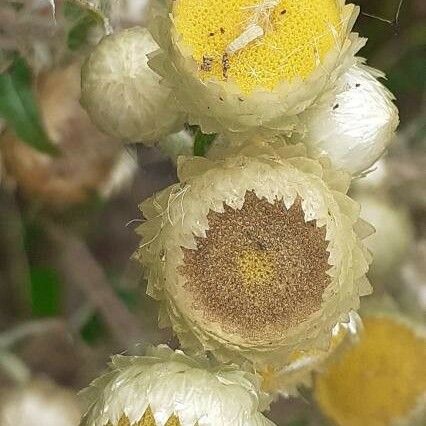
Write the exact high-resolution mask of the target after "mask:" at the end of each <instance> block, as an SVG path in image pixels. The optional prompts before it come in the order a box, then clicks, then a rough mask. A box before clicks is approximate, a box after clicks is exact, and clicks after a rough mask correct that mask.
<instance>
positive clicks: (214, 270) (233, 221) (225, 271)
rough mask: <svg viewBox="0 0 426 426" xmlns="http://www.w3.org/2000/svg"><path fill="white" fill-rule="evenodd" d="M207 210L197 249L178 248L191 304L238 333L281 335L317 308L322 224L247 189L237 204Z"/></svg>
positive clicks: (322, 275) (322, 276)
mask: <svg viewBox="0 0 426 426" xmlns="http://www.w3.org/2000/svg"><path fill="white" fill-rule="evenodd" d="M224 209H225V211H224V212H223V213H216V212H213V211H210V212H209V214H208V217H207V218H208V222H209V229H208V230H207V232H206V237H205V238H200V237H195V238H196V243H197V249H195V250H191V249H186V248H182V250H183V253H184V263H183V265H182V266H181V267H180V268H179V272H180V273H181V274H182V275H183V276H184V277H185V278H186V284H185V288H186V290H187V291H188V292H189V293H190V294H191V295H192V298H193V300H194V302H193V303H194V305H193V306H194V308H195V309H197V310H200V311H202V312H203V315H204V317H205V319H207V320H210V321H213V322H218V323H219V324H220V325H221V327H222V328H223V329H224V330H225V331H227V332H230V333H237V334H239V335H240V336H242V337H245V338H265V337H266V336H269V337H271V338H272V337H274V336H275V337H277V336H279V335H282V334H283V332H285V330H286V329H288V328H289V327H292V326H295V325H297V324H298V323H300V322H301V321H303V320H305V319H306V318H307V317H308V316H309V315H310V314H312V313H313V312H315V311H317V310H318V309H319V308H320V306H321V302H322V294H323V292H324V290H325V288H326V287H327V286H328V284H329V282H330V278H329V276H328V275H327V273H326V272H327V270H328V269H329V267H330V266H329V265H328V256H329V254H328V252H327V245H328V244H327V241H326V240H325V229H323V228H317V227H316V224H315V222H309V223H306V222H305V220H304V213H303V209H302V207H301V201H300V199H298V200H297V201H296V202H295V203H294V204H293V206H292V207H291V208H290V209H289V210H287V209H286V208H285V206H284V204H283V202H282V200H277V201H276V202H275V203H273V204H271V203H269V202H268V201H267V200H266V199H264V198H263V199H259V198H258V197H257V196H256V195H255V194H254V192H247V193H246V196H245V201H244V204H243V206H242V208H241V209H239V210H236V209H233V208H231V207H229V206H227V205H225V206H224Z"/></svg>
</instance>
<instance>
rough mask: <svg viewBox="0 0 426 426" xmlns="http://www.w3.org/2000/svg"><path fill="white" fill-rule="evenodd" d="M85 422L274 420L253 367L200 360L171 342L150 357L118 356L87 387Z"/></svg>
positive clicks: (256, 423) (142, 425) (159, 425)
mask: <svg viewBox="0 0 426 426" xmlns="http://www.w3.org/2000/svg"><path fill="white" fill-rule="evenodd" d="M83 396H84V399H86V400H87V401H88V405H89V409H88V412H87V413H86V415H85V416H84V418H83V420H82V422H81V426H105V425H108V426H129V425H138V426H165V425H167V426H195V425H199V426H213V425H218V424H221V425H227V424H229V425H231V424H232V425H235V426H262V425H264V426H269V425H271V426H272V425H273V423H272V422H270V421H269V420H268V419H267V418H266V417H264V416H263V415H262V414H261V413H260V410H264V409H265V408H266V407H267V403H268V402H269V400H268V399H267V398H266V397H265V394H263V393H262V392H260V391H259V388H258V380H257V379H256V378H255V377H254V376H253V375H252V374H249V373H246V372H243V371H241V370H236V369H234V368H232V367H229V366H228V367H226V366H223V367H221V368H216V367H213V366H212V365H210V364H209V363H208V362H207V361H205V360H195V359H191V358H189V357H187V356H185V355H184V354H183V353H182V352H180V351H175V352H173V351H172V350H171V349H169V348H168V347H166V346H159V347H157V348H153V349H151V350H149V351H148V353H147V356H144V357H123V356H116V357H113V359H112V365H111V368H110V371H109V372H108V373H106V374H105V375H104V376H102V377H100V378H99V379H97V380H95V381H94V382H93V383H92V385H91V386H90V387H89V388H88V389H87V390H86V391H85V392H84V394H83Z"/></svg>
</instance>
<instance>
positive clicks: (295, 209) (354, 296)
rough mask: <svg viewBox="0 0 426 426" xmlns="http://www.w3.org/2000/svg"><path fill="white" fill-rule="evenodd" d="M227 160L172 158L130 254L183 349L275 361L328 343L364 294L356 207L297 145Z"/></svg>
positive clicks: (263, 148) (340, 177)
mask: <svg viewBox="0 0 426 426" xmlns="http://www.w3.org/2000/svg"><path fill="white" fill-rule="evenodd" d="M227 155H229V156H227V158H226V159H217V160H216V161H213V160H207V159H204V158H198V157H195V158H194V157H191V158H182V157H180V161H179V164H178V166H179V167H178V174H179V179H180V183H179V184H177V185H173V186H171V187H169V188H167V189H166V190H164V191H163V192H161V193H159V194H156V195H154V196H153V197H152V198H150V199H149V200H147V201H145V202H144V203H143V204H142V211H143V213H144V215H145V217H146V219H147V221H146V222H145V223H144V224H142V226H141V227H140V229H139V232H140V234H141V235H142V244H141V247H140V250H139V252H138V256H137V257H138V258H139V260H140V261H141V262H142V264H143V265H144V266H145V267H146V270H147V276H148V282H149V284H148V293H149V294H150V295H152V296H153V297H155V298H157V299H160V300H162V301H163V302H164V304H163V311H162V319H163V322H165V323H167V321H168V320H170V321H171V324H172V326H173V327H174V330H175V332H176V333H177V334H178V336H179V338H180V339H181V343H182V344H183V345H184V347H188V348H191V349H204V350H206V349H207V350H212V351H213V352H214V353H215V355H216V356H218V357H219V358H225V359H235V358H239V357H245V358H249V359H250V360H253V361H259V362H262V363H263V362H264V361H266V360H273V361H277V362H279V363H281V365H282V363H285V362H286V357H287V356H290V354H291V353H293V352H294V351H297V350H307V349H312V348H315V347H322V346H323V347H327V345H328V342H329V340H330V338H331V329H332V328H333V327H334V326H335V325H336V324H337V323H338V322H341V321H345V320H346V319H347V315H348V313H349V311H350V310H351V309H357V308H358V304H359V296H360V295H362V294H366V293H368V292H369V290H370V286H369V284H368V281H367V280H366V278H365V273H366V272H367V270H368V262H369V255H368V253H367V252H366V251H365V249H364V247H363V246H362V244H361V242H360V239H359V237H358V236H357V234H356V231H358V230H359V225H360V223H359V222H358V206H357V204H356V203H355V202H354V201H352V200H351V199H349V198H348V197H347V196H345V195H344V193H345V192H346V190H347V186H348V184H349V180H350V178H349V176H348V175H347V174H345V173H343V172H338V171H334V170H333V169H330V168H329V164H328V162H327V161H326V160H324V161H322V162H319V161H315V160H310V159H308V158H306V157H305V156H304V155H305V150H304V148H303V146H301V145H300V146H293V147H286V146H282V145H280V146H276V147H275V148H273V147H271V146H270V145H268V144H266V143H263V142H259V143H253V144H252V145H249V146H247V147H246V148H243V149H242V150H239V149H235V151H234V152H233V153H232V151H230V152H227Z"/></svg>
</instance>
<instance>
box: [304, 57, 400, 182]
mask: <svg viewBox="0 0 426 426" xmlns="http://www.w3.org/2000/svg"><path fill="white" fill-rule="evenodd" d="M383 76H384V75H383V74H382V73H381V72H380V71H377V70H374V69H372V68H369V67H367V66H365V65H363V64H362V63H358V64H356V65H354V66H353V67H352V68H350V69H349V70H348V71H347V72H346V73H345V74H343V75H342V76H341V77H340V78H339V79H338V80H337V82H336V86H335V88H334V90H333V91H330V92H328V93H326V94H324V95H323V96H322V97H321V98H320V99H319V100H318V101H317V102H316V103H315V105H314V106H313V107H312V108H309V109H308V110H307V111H305V112H304V113H303V114H302V116H301V121H302V122H303V124H304V126H305V134H304V136H303V137H300V138H299V137H297V140H298V141H300V140H301V141H302V142H304V143H305V144H306V145H307V146H308V147H309V149H310V151H311V152H312V153H313V154H326V155H328V156H329V157H330V159H331V160H332V162H333V164H334V165H335V166H336V167H339V168H343V169H345V170H347V171H348V172H350V173H352V174H354V175H358V174H360V173H361V172H363V171H365V170H367V169H368V168H369V167H370V166H372V165H373V164H374V163H375V162H376V161H377V160H378V159H379V158H380V157H381V155H382V154H383V153H384V151H385V150H386V148H387V147H388V146H389V144H390V143H391V142H392V141H393V139H394V136H395V130H396V128H397V126H398V123H399V118H398V109H397V108H396V106H395V104H394V103H393V102H392V101H393V100H394V97H393V95H392V93H390V92H389V90H388V89H386V87H385V86H383V85H382V84H381V83H380V81H379V80H378V78H379V77H383Z"/></svg>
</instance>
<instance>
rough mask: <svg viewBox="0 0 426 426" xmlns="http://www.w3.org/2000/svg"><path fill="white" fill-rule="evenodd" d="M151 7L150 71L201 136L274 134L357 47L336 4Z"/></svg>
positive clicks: (351, 16) (201, 2) (348, 12)
mask: <svg viewBox="0 0 426 426" xmlns="http://www.w3.org/2000/svg"><path fill="white" fill-rule="evenodd" d="M166 3H167V4H168V6H165V7H164V8H163V9H161V8H158V9H159V10H158V11H157V12H156V17H155V19H154V20H153V23H152V29H151V30H152V33H153V35H154V38H155V39H156V41H157V43H158V44H159V46H160V50H159V51H157V52H156V53H154V54H152V55H151V59H150V66H151V67H152V69H153V70H154V71H156V72H157V73H158V74H160V75H161V76H162V77H164V78H165V80H166V81H167V84H168V85H169V86H170V87H172V88H173V94H174V95H175V97H176V99H177V101H178V103H179V105H180V108H181V109H182V110H183V111H185V112H186V113H188V115H189V122H190V123H191V124H197V125H200V126H201V129H202V131H203V132H204V133H225V132H228V131H229V132H231V133H234V134H240V133H248V134H251V133H253V132H256V133H258V132H259V131H261V130H262V131H266V132H267V133H269V132H273V133H278V132H281V131H290V130H293V129H294V128H295V126H296V125H297V114H299V113H300V112H302V111H303V110H304V109H306V108H307V107H309V106H310V105H312V104H313V103H314V102H315V99H316V98H317V97H318V95H319V94H321V93H322V92H323V91H324V90H327V89H328V88H330V87H332V86H333V85H334V82H335V81H336V79H337V78H338V76H339V75H340V74H341V73H343V72H344V71H345V70H346V69H347V68H348V67H350V66H351V65H352V63H353V62H354V54H355V52H357V51H358V50H359V49H360V48H361V47H362V46H363V44H364V40H361V39H359V38H358V36H357V34H353V33H351V34H350V31H351V28H352V25H353V23H354V22H355V19H356V16H357V14H358V10H359V9H358V8H357V7H355V6H354V5H345V1H344V0H337V1H336V0H263V1H261V0H256V1H255V0H232V1H231V0H229V1H225V2H224V1H223V0H179V1H173V2H171V1H168V2H166Z"/></svg>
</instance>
